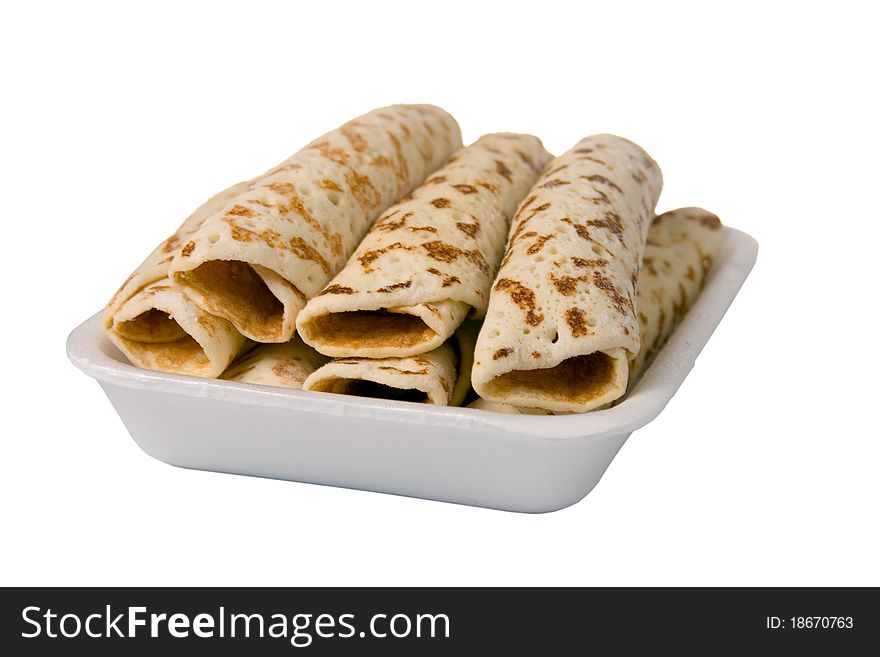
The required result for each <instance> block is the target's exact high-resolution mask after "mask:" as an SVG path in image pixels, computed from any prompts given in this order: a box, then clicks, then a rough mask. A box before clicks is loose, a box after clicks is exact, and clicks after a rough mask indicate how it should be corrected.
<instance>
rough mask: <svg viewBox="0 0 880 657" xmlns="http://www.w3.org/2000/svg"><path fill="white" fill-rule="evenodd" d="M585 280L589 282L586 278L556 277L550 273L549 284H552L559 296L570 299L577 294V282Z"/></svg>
mask: <svg viewBox="0 0 880 657" xmlns="http://www.w3.org/2000/svg"><path fill="white" fill-rule="evenodd" d="M587 280H589V278H588V277H587V276H578V277H577V278H575V277H573V276H557V275H556V274H554V273H553V272H550V282H551V283H553V285H554V286H555V287H556V289H557V290H558V291H559V293H560V294H561V295H563V296H566V297H570V296H571V295H572V294H574V293H575V292H577V284H578V282H580V281H587Z"/></svg>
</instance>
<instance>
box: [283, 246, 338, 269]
mask: <svg viewBox="0 0 880 657" xmlns="http://www.w3.org/2000/svg"><path fill="white" fill-rule="evenodd" d="M289 250H290V251H291V252H292V253H293V254H294V255H296V256H297V257H299V258H301V259H302V260H311V261H313V262H316V263H318V265H319V266H320V267H321V269H323V270H324V273H325V274H330V264H329V263H328V262H327V261H326V260H325V259H324V256H322V255H321V254H320V253H318V251H316V250H315V249H314V248H313V247H312V246H311V245H310V244H309V243H308V242H306V241H305V240H304V239H303V238H302V237H291V238H290V248H289Z"/></svg>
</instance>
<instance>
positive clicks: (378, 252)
mask: <svg viewBox="0 0 880 657" xmlns="http://www.w3.org/2000/svg"><path fill="white" fill-rule="evenodd" d="M414 248H415V247H412V246H404V245H403V244H401V243H400V242H395V243H394V244H389V245H388V246H383V247H382V248H381V249H373V250H372V251H367V252H366V253H364V254H363V255H360V256H358V261H360V263H361V267H363V270H364V273H366V274H369V273H370V272H372V271H373V267H372V265H373V262H375V261H376V259H377V258H379V257H381V256H382V255H384V254H386V253H388V252H389V251H394V250H395V249H402V250H404V251H412V250H413V249H414Z"/></svg>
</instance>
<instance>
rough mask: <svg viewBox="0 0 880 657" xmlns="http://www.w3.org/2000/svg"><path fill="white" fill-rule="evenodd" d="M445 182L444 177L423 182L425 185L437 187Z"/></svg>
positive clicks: (436, 177)
mask: <svg viewBox="0 0 880 657" xmlns="http://www.w3.org/2000/svg"><path fill="white" fill-rule="evenodd" d="M444 182H446V176H434V177H432V178H428V179H427V180H426V181H425V184H426V185H439V184H440V183H444Z"/></svg>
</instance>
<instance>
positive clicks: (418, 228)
mask: <svg viewBox="0 0 880 657" xmlns="http://www.w3.org/2000/svg"><path fill="white" fill-rule="evenodd" d="M410 230H411V231H412V232H414V233H417V232H419V231H422V232H426V233H436V232H437V229H436V228H434V227H433V226H411V227H410Z"/></svg>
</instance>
